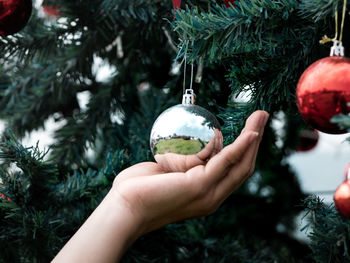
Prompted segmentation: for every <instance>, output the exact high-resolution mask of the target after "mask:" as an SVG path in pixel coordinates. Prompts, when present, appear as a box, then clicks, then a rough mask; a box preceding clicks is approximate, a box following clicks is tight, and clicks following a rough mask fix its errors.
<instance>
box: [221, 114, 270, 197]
mask: <svg viewBox="0 0 350 263" xmlns="http://www.w3.org/2000/svg"><path fill="white" fill-rule="evenodd" d="M267 117H268V116H267ZM266 122H267V119H265V121H264V122H263V123H262V124H263V126H261V127H260V130H259V137H258V139H257V140H256V141H255V142H254V143H253V144H252V147H250V148H249V149H248V150H247V152H246V153H245V155H244V157H243V158H242V161H241V162H240V163H239V164H238V165H237V166H234V167H231V170H230V171H229V172H228V174H227V176H226V177H225V178H224V179H223V180H222V181H221V182H220V183H219V184H218V186H217V190H216V192H217V193H218V195H219V196H218V197H217V198H219V200H220V199H221V200H222V201H223V200H224V199H226V198H227V197H228V196H229V195H230V194H231V193H232V192H233V191H235V190H236V189H237V188H238V187H239V186H240V185H241V184H242V183H243V182H244V181H245V180H246V179H247V178H249V177H250V176H251V175H252V173H253V172H254V169H255V162H256V157H257V154H258V151H259V146H260V142H261V140H262V136H263V133H264V128H265V124H266Z"/></svg>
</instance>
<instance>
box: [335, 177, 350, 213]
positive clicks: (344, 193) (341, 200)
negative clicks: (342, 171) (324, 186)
mask: <svg viewBox="0 0 350 263" xmlns="http://www.w3.org/2000/svg"><path fill="white" fill-rule="evenodd" d="M334 203H335V206H336V207H337V209H338V211H339V213H340V214H342V215H343V216H344V217H346V218H350V182H349V181H348V180H346V181H345V182H343V183H342V184H341V185H339V187H338V188H337V190H335V194H334Z"/></svg>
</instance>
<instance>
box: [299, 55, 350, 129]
mask: <svg viewBox="0 0 350 263" xmlns="http://www.w3.org/2000/svg"><path fill="white" fill-rule="evenodd" d="M296 95H297V105H298V109H299V111H300V113H301V115H302V116H303V118H304V119H305V121H306V122H307V123H309V124H310V125H311V126H312V127H314V128H315V129H317V130H320V131H323V132H326V133H331V134H341V133H346V132H347V131H346V130H345V129H343V130H342V129H340V128H339V126H338V125H337V124H334V123H331V118H332V117H334V116H336V115H340V114H349V113H350V104H349V103H350V59H349V58H346V57H343V56H330V57H326V58H323V59H320V60H317V61H316V62H314V63H313V64H311V65H310V66H309V67H308V68H307V69H306V70H305V71H304V73H303V74H302V76H301V77H300V79H299V82H298V86H297V90H296Z"/></svg>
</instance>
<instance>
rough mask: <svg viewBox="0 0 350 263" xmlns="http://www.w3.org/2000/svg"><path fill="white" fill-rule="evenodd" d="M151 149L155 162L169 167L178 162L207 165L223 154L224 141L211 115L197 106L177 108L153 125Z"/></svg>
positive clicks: (171, 109) (215, 120) (163, 115)
mask: <svg viewBox="0 0 350 263" xmlns="http://www.w3.org/2000/svg"><path fill="white" fill-rule="evenodd" d="M150 145H151V150H152V153H153V155H154V158H155V160H156V161H157V162H158V163H159V164H161V165H162V164H165V163H166V165H165V166H169V165H168V164H169V163H170V162H171V161H172V160H175V159H176V160H177V162H179V161H180V162H188V161H189V160H191V161H193V160H194V159H198V160H202V161H206V160H207V159H209V158H210V157H212V156H213V155H215V154H216V153H218V152H219V151H221V149H222V145H223V138H222V133H221V129H220V124H219V122H218V121H217V119H216V118H215V116H214V115H213V114H212V113H210V112H209V111H207V110H206V109H204V108H202V107H200V106H197V105H193V104H187V105H184V104H178V105H175V106H173V107H171V108H169V109H167V110H165V111H164V112H163V113H162V114H161V115H160V116H159V117H158V118H157V120H156V121H155V122H154V124H153V127H152V131H151V137H150ZM180 170H181V169H180Z"/></svg>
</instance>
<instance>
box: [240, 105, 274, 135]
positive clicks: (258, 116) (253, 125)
mask: <svg viewBox="0 0 350 263" xmlns="http://www.w3.org/2000/svg"><path fill="white" fill-rule="evenodd" d="M268 118H269V114H268V113H267V112H266V111H261V110H258V111H255V112H253V113H252V114H251V115H250V116H249V118H248V119H247V120H246V123H245V126H244V128H243V130H242V132H241V134H243V133H245V132H247V131H256V132H259V131H260V129H261V127H264V126H265V124H266V121H267V119H268Z"/></svg>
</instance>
